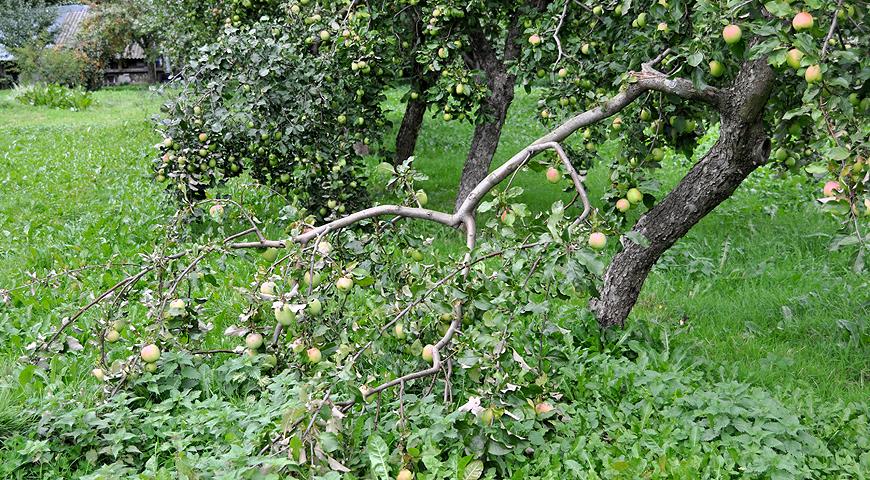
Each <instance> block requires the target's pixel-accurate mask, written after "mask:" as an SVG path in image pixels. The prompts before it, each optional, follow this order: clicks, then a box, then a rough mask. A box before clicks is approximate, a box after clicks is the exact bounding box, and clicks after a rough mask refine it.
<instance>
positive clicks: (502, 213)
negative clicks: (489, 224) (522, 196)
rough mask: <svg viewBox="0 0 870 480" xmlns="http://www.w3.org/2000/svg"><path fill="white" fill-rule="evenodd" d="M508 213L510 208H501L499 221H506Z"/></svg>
mask: <svg viewBox="0 0 870 480" xmlns="http://www.w3.org/2000/svg"><path fill="white" fill-rule="evenodd" d="M509 213H510V210H509V209H507V208H506V209H504V210H502V212H501V223H507V221H508V214H509Z"/></svg>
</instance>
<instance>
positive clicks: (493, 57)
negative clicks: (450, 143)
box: [454, 14, 521, 209]
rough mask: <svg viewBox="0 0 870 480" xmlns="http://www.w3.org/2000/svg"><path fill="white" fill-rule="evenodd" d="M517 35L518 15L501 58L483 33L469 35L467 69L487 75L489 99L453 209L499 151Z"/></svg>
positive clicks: (510, 94)
mask: <svg viewBox="0 0 870 480" xmlns="http://www.w3.org/2000/svg"><path fill="white" fill-rule="evenodd" d="M520 31H521V28H520V18H519V15H518V14H515V15H514V16H513V17H512V18H511V23H510V26H509V27H508V30H507V34H506V35H505V40H504V49H503V51H502V52H501V55H499V53H498V52H497V51H496V47H495V45H493V43H492V42H491V41H490V39H489V38H487V37H486V36H485V35H484V33H483V32H481V31H477V30H476V31H473V32H471V33H470V35H469V37H470V39H471V47H472V54H471V55H470V56H469V57H467V58H466V63H468V64H469V67H471V68H475V69H478V70H481V71H483V72H484V74H485V75H486V82H487V87H488V88H489V90H490V96H489V98H488V99H487V101H486V104H485V105H484V112H485V113H486V114H487V115H488V116H489V118H488V120H487V121H486V122H484V123H481V124H479V125H477V127H476V128H475V129H474V137H473V138H472V140H471V148H470V149H469V150H468V157H467V158H466V159H465V165H464V166H463V167H462V177H461V178H460V179H459V188H458V189H457V194H456V204H455V207H454V209H458V208H459V207H460V206H461V205H462V202H463V201H465V197H467V196H468V194H469V193H471V191H472V190H474V187H476V186H477V184H478V183H480V181H481V180H483V179H484V178H485V177H486V176H487V174H489V167H490V165H492V158H493V156H495V150H496V148H498V141H499V139H500V138H501V130H502V127H504V122H505V118H506V117H507V112H508V109H509V108H510V105H511V103H512V102H513V100H514V87H515V85H516V80H517V78H516V75H513V74H510V73H508V66H509V64H510V63H511V62H513V61H515V60H516V59H517V58H519V55H520V46H519V42H518V41H517V39H518V37H519V34H520Z"/></svg>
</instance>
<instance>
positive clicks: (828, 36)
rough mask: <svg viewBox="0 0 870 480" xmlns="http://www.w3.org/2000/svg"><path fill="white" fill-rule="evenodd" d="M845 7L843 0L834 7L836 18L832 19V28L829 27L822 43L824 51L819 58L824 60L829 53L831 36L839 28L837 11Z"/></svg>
mask: <svg viewBox="0 0 870 480" xmlns="http://www.w3.org/2000/svg"><path fill="white" fill-rule="evenodd" d="M842 8H843V0H840V1H838V2H837V8H836V9H834V18H833V19H832V20H831V28H829V29H828V34H827V35H826V36H825V42H824V44H823V45H822V53H821V55H819V60H820V61H821V60H824V59H825V55H827V54H828V42H829V41H830V40H831V37H833V36H834V32H835V31H836V30H837V12H839V11H840V9H842Z"/></svg>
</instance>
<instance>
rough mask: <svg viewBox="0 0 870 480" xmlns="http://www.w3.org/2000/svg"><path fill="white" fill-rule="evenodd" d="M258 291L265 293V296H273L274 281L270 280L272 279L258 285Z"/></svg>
mask: <svg viewBox="0 0 870 480" xmlns="http://www.w3.org/2000/svg"><path fill="white" fill-rule="evenodd" d="M260 293H262V294H263V295H267V296H274V295H275V282H272V281H268V282H263V284H262V285H260Z"/></svg>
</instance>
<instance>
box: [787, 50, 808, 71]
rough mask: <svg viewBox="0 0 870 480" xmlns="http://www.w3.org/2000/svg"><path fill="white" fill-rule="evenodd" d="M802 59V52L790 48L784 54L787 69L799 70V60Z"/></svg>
mask: <svg viewBox="0 0 870 480" xmlns="http://www.w3.org/2000/svg"><path fill="white" fill-rule="evenodd" d="M802 58H804V52H802V51H800V50H798V49H796V48H792V49H791V50H789V51H788V53H786V54H785V63H787V64H788V66H789V67H791V68H793V69H795V70H797V69H799V68H801V59H802Z"/></svg>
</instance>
